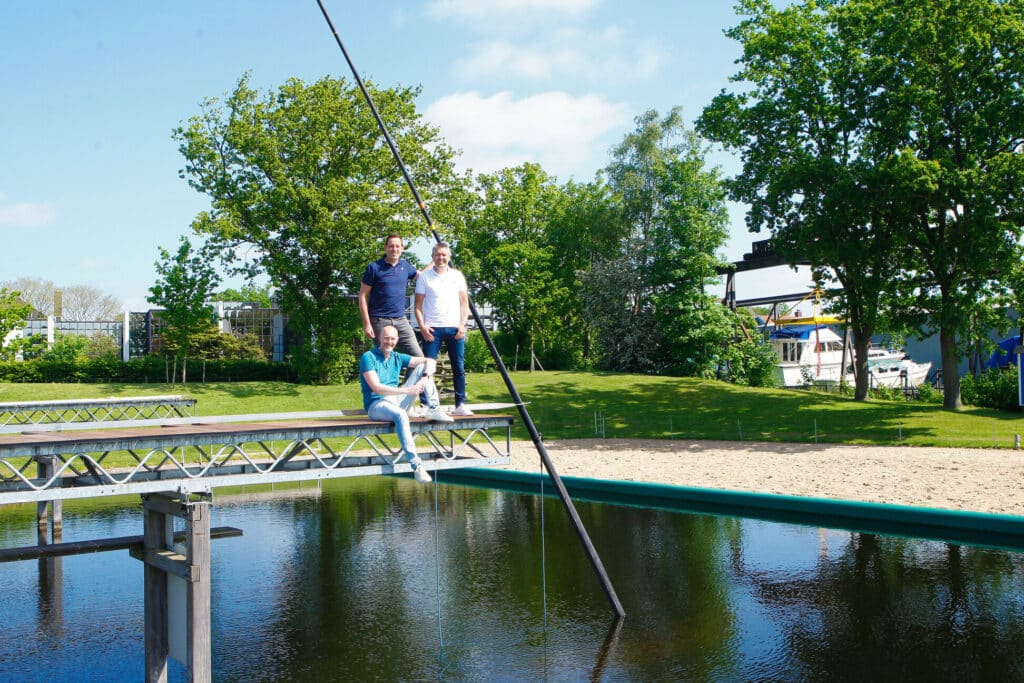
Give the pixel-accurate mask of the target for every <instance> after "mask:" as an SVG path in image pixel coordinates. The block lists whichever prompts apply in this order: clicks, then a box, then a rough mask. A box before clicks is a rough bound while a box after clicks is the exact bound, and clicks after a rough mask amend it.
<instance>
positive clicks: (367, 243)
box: [174, 76, 462, 382]
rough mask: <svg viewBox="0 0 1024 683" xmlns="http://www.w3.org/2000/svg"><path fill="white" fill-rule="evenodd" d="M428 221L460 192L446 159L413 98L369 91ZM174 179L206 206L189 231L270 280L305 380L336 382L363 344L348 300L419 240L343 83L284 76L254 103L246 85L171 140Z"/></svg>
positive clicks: (403, 190) (359, 102) (360, 107)
mask: <svg viewBox="0 0 1024 683" xmlns="http://www.w3.org/2000/svg"><path fill="white" fill-rule="evenodd" d="M367 88H368V90H369V91H370V93H371V95H372V97H373V99H374V101H375V103H376V105H377V108H378V110H379V111H380V114H381V116H382V118H383V119H384V121H386V122H387V125H388V128H389V131H390V132H391V135H392V138H393V140H394V142H395V144H396V146H397V147H398V149H399V150H400V153H401V155H402V157H403V159H404V161H405V162H406V164H407V165H408V167H409V168H410V169H411V171H412V173H413V174H414V176H415V178H416V184H417V187H418V188H419V190H420V192H421V194H422V196H423V197H424V199H425V201H428V202H432V200H433V199H434V198H435V197H437V198H439V199H437V201H436V202H432V204H431V208H432V214H433V215H434V217H435V218H437V219H438V220H440V221H444V220H445V219H446V218H448V217H451V215H452V212H451V211H450V209H448V208H447V205H446V203H445V201H443V197H444V196H445V195H446V194H447V193H448V191H449V190H450V189H452V188H455V187H458V186H459V184H460V183H461V182H462V180H461V179H460V178H458V177H457V176H456V175H455V173H454V171H453V169H452V164H451V161H452V158H453V156H454V152H453V151H452V149H451V148H450V147H448V146H447V145H445V144H444V143H443V141H442V140H441V139H440V137H439V135H438V133H437V130H436V129H435V128H433V127H431V126H429V125H426V124H425V123H423V122H422V120H421V117H420V115H419V114H418V113H417V111H416V107H415V103H414V100H415V97H416V95H417V94H418V90H416V89H414V88H401V87H396V88H391V89H377V88H376V87H375V86H374V85H373V84H372V83H368V84H367ZM174 137H175V139H177V140H178V141H179V142H180V147H179V148H180V150H181V153H182V154H183V156H184V157H185V160H186V165H185V168H184V169H183V171H182V177H185V178H187V179H188V182H189V184H190V185H191V186H192V187H194V188H195V189H197V190H199V191H200V192H203V193H206V194H207V195H209V196H210V198H211V204H212V208H211V210H210V211H207V212H203V213H201V214H200V215H199V216H198V217H197V218H196V220H195V221H194V223H193V228H194V229H195V230H196V231H197V232H198V233H201V234H206V235H210V236H212V237H213V238H214V239H215V240H216V241H217V243H219V244H220V245H221V246H222V247H223V248H224V252H223V253H224V255H225V256H226V257H227V260H228V262H229V263H231V264H232V266H233V269H234V270H236V271H241V272H244V273H245V274H246V275H250V276H251V275H255V274H256V273H258V272H264V273H266V274H267V275H268V276H269V278H270V282H271V284H273V286H274V287H275V289H276V291H277V293H278V296H279V298H280V303H281V306H282V308H283V309H284V310H285V311H286V312H287V313H288V314H289V327H290V329H291V331H292V332H293V333H296V334H297V336H298V337H299V347H298V349H297V350H296V351H295V354H294V356H293V359H294V361H295V362H296V364H297V366H298V368H297V369H298V372H299V376H300V378H301V379H302V380H304V381H310V382H330V381H338V380H341V379H343V377H344V376H345V375H346V373H348V372H349V371H350V370H351V368H352V366H353V363H354V358H353V356H352V351H351V348H350V344H351V342H352V341H353V339H358V338H359V335H358V316H357V314H355V312H354V305H353V304H352V302H351V296H352V295H353V294H354V293H355V292H357V291H358V286H359V278H360V275H361V274H362V271H363V268H364V267H365V265H366V263H367V262H368V261H370V260H371V259H374V258H378V257H379V255H380V252H381V246H382V240H383V238H384V236H385V235H387V234H388V233H389V232H400V233H402V234H403V235H404V236H405V237H406V238H413V237H416V236H417V235H421V234H423V233H424V231H425V228H424V226H423V223H422V219H421V218H420V216H419V210H418V207H417V206H416V205H415V202H414V201H413V200H412V198H411V196H410V194H409V190H408V189H407V187H406V185H405V183H404V181H403V178H402V175H401V172H400V170H399V168H398V166H397V164H396V163H395V161H394V159H393V157H392V155H391V152H390V150H389V148H388V146H387V145H386V143H385V141H384V139H383V138H382V137H381V134H380V131H379V130H378V128H377V124H376V121H375V120H374V118H373V116H372V113H371V111H370V109H369V107H368V105H367V104H366V102H365V101H364V98H363V96H362V94H361V92H360V91H359V89H358V88H357V87H356V86H355V85H354V84H350V83H349V82H347V81H346V80H345V79H333V78H323V79H321V80H319V81H317V82H315V83H312V84H306V83H304V82H302V81H300V80H298V79H290V80H289V81H287V82H286V83H285V84H284V85H282V86H280V87H279V88H278V89H277V90H276V91H275V92H268V93H267V94H266V95H260V94H259V93H257V92H256V91H255V90H253V89H252V88H251V87H250V86H249V79H248V77H247V76H246V77H243V78H242V79H240V81H239V82H238V85H237V87H236V88H235V90H234V91H233V92H232V93H231V94H230V95H228V96H226V98H225V100H224V101H223V102H219V101H218V100H214V99H210V100H207V101H205V102H204V103H203V105H202V113H201V114H200V115H198V116H194V117H192V118H191V119H190V120H189V121H188V122H187V124H186V125H183V126H181V127H179V128H177V129H176V130H175V131H174Z"/></svg>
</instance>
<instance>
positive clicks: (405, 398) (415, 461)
mask: <svg viewBox="0 0 1024 683" xmlns="http://www.w3.org/2000/svg"><path fill="white" fill-rule="evenodd" d="M423 370H424V368H423V366H422V365H419V366H417V367H415V368H410V369H409V370H408V371H407V372H406V373H405V382H404V383H403V384H402V386H404V387H407V386H412V385H413V384H416V382H418V381H419V379H420V377H422V376H423ZM423 398H426V401H425V404H426V406H427V407H428V408H436V407H438V406H439V405H441V402H440V401H439V400H438V398H437V387H436V386H434V381H433V380H428V381H427V382H426V383H425V386H424V389H423V394H422V396H421V399H420V400H421V401H422V400H423ZM415 400H416V397H415V396H413V395H411V394H406V395H399V394H395V395H393V396H385V397H383V398H379V399H377V400H376V401H374V402H373V403H371V404H370V407H369V408H367V409H366V416H367V417H368V418H370V419H371V420H377V421H379V422H394V423H395V433H396V434H398V443H399V444H401V446H402V451H404V452H405V457H406V459H407V460H408V461H409V462H410V463H411V464H412V468H413V469H416V468H417V467H419V466H420V456H419V454H418V453H417V452H416V441H415V440H414V439H413V436H412V429H411V428H410V427H409V413H408V412H407V411H408V410H409V408H410V407H411V406H412V402H413V401H415Z"/></svg>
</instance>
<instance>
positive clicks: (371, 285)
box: [359, 234, 423, 356]
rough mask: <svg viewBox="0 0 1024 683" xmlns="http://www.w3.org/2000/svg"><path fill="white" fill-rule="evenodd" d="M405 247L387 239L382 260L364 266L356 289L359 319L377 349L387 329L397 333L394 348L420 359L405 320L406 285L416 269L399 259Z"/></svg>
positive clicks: (394, 237) (391, 237)
mask: <svg viewBox="0 0 1024 683" xmlns="http://www.w3.org/2000/svg"><path fill="white" fill-rule="evenodd" d="M404 250H405V244H404V243H403V241H402V236H401V235H395V234H391V235H388V238H387V240H385V242H384V257H383V258H380V259H377V260H376V261H374V262H372V263H371V264H370V265H368V266H366V270H365V271H363V282H362V284H361V285H360V286H359V315H361V316H362V318H363V332H364V333H365V334H366V336H367V337H369V338H370V339H372V340H373V343H374V344H375V345H377V346H380V333H381V330H382V329H384V327H385V326H387V325H391V326H393V327H394V328H395V329H396V330H398V348H399V349H400V350H401V351H403V352H404V353H407V354H409V355H410V356H422V355H423V352H422V351H421V350H420V345H419V343H418V342H417V341H416V333H415V332H413V329H412V325H410V324H409V319H408V318H407V317H405V308H406V301H407V296H408V295H407V290H408V286H409V282H411V281H412V280H415V279H416V268H415V266H413V265H412V264H411V263H409V262H408V261H406V260H405V259H404V258H402V252H403V251H404Z"/></svg>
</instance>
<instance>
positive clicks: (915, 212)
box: [838, 0, 1024, 409]
mask: <svg viewBox="0 0 1024 683" xmlns="http://www.w3.org/2000/svg"><path fill="white" fill-rule="evenodd" d="M838 16H839V20H840V21H841V22H842V23H843V25H844V26H847V27H848V30H849V32H850V34H851V35H852V36H855V37H856V38H857V40H858V42H857V47H858V48H859V49H860V51H861V52H862V54H863V55H864V61H865V67H864V78H865V79H866V80H867V81H868V83H869V84H870V86H871V100H870V102H869V108H868V111H867V121H869V122H871V124H872V125H871V128H870V129H869V130H866V131H865V132H866V134H867V141H868V144H869V146H870V150H871V151H870V154H871V156H872V157H874V158H879V159H884V160H885V162H884V164H885V166H886V169H887V170H888V172H889V173H888V178H889V183H888V187H887V188H886V194H887V196H888V197H889V199H890V202H891V211H892V213H893V215H894V216H896V217H897V218H898V225H899V226H901V228H902V230H901V232H902V239H903V242H904V243H905V244H906V245H907V250H906V252H905V256H906V258H907V259H908V267H907V268H906V269H905V271H904V273H903V276H902V277H901V279H900V283H899V284H900V287H899V289H898V290H897V291H898V292H899V293H900V294H902V296H901V297H900V299H899V304H900V306H899V307H898V310H899V311H900V312H901V314H902V315H903V316H904V317H905V319H906V320H907V321H908V322H909V323H911V324H913V325H915V326H917V327H919V328H921V329H923V330H929V331H938V333H939V345H940V349H941V353H942V374H943V383H944V384H943V386H944V401H943V404H944V407H946V408H949V409H955V408H959V407H960V403H961V402H960V382H959V380H960V377H959V371H958V365H959V359H960V357H961V354H962V352H963V351H964V349H965V348H967V347H968V346H969V345H970V344H971V342H972V335H976V334H978V332H979V328H981V329H984V328H987V327H988V326H989V325H990V324H993V323H997V322H1000V321H998V320H997V319H996V315H997V314H998V313H1000V311H999V310H998V309H997V307H995V306H994V305H993V301H994V300H996V299H997V298H998V297H1000V296H1002V295H1004V294H1005V293H1006V291H1007V289H1008V286H1009V285H1010V281H1011V274H1012V272H1013V270H1014V268H1015V267H1016V266H1017V265H1018V264H1019V261H1020V256H1021V252H1020V238H1021V226H1022V225H1024V191H1022V188H1024V156H1022V151H1024V90H1022V83H1024V49H1022V46H1024V3H1022V2H1020V1H1019V0H915V1H913V2H911V1H909V0H851V1H850V2H848V3H847V4H846V5H845V6H844V7H842V11H841V12H839V13H838Z"/></svg>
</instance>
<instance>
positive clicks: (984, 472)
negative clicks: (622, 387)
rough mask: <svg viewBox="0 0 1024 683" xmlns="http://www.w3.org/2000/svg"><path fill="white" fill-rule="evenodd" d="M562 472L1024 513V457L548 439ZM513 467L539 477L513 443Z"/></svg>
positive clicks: (529, 452) (526, 448) (520, 445)
mask: <svg viewBox="0 0 1024 683" xmlns="http://www.w3.org/2000/svg"><path fill="white" fill-rule="evenodd" d="M545 446H546V448H547V450H548V453H549V454H550V455H551V458H552V461H553V462H554V464H555V467H556V468H557V469H558V472H559V474H561V475H564V476H576V477H591V478H594V479H619V480H624V481H645V482H655V483H662V484H673V485H677V486H694V487H700V488H711V489H728V490H737V491H756V492H760V493H776V494H785V495H792V496H810V497H815V498H835V499H841V500H858V501H866V502H873V503H892V504H897V505H916V506H923V507H931V508H945V509H953V510H972V511H975V512H994V513H1001V514H1012V515H1024V450H1022V451H1014V450H988V449H969V448H914V447H909V446H902V447H884V446H849V445H836V444H800V443H768V442H755V441H744V442H732V441H682V440H680V441H662V440H654V439H567V440H559V441H546V442H545ZM509 468H510V469H516V470H522V471H525V472H538V471H540V458H539V457H538V455H537V451H536V449H535V447H534V445H533V444H532V443H531V442H529V441H527V442H514V443H513V448H512V463H511V465H510V467H509Z"/></svg>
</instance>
